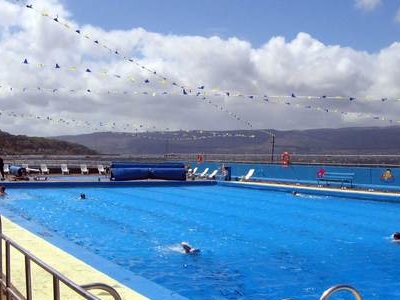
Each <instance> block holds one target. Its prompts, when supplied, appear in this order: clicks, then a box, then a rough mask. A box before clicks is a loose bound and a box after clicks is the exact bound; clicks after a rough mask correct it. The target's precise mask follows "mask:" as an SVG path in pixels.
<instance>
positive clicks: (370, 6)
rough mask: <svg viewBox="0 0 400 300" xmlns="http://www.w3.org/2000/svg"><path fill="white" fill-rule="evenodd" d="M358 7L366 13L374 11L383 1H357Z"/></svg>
mask: <svg viewBox="0 0 400 300" xmlns="http://www.w3.org/2000/svg"><path fill="white" fill-rule="evenodd" d="M355 1H356V3H355V5H356V7H357V8H359V9H362V10H365V11H372V10H374V9H375V8H376V7H378V6H379V5H380V4H381V3H382V1H381V0H355Z"/></svg>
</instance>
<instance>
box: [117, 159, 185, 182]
mask: <svg viewBox="0 0 400 300" xmlns="http://www.w3.org/2000/svg"><path fill="white" fill-rule="evenodd" d="M111 179H112V180H116V181H124V180H144V179H162V180H186V170H185V166H184V164H182V163H159V164H148V163H143V164H141V163H112V164H111Z"/></svg>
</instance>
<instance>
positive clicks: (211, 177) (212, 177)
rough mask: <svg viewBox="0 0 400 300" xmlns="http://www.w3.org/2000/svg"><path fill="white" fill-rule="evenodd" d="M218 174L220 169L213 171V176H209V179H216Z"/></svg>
mask: <svg viewBox="0 0 400 300" xmlns="http://www.w3.org/2000/svg"><path fill="white" fill-rule="evenodd" d="M217 173H218V169H217V170H214V171H212V173H211V174H209V175H207V178H208V179H215V175H217Z"/></svg>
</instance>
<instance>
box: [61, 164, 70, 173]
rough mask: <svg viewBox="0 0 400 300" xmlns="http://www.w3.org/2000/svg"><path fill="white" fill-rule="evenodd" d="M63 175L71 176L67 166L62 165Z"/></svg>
mask: <svg viewBox="0 0 400 300" xmlns="http://www.w3.org/2000/svg"><path fill="white" fill-rule="evenodd" d="M61 174H62V175H64V174H69V169H68V166H67V164H61Z"/></svg>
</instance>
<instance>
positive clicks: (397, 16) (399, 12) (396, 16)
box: [394, 7, 400, 23]
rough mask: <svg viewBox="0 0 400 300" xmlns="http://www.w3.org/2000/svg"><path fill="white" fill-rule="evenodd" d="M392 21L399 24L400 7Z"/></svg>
mask: <svg viewBox="0 0 400 300" xmlns="http://www.w3.org/2000/svg"><path fill="white" fill-rule="evenodd" d="M394 20H395V21H396V22H397V23H400V7H399V8H398V9H397V12H396V15H395V17H394Z"/></svg>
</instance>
